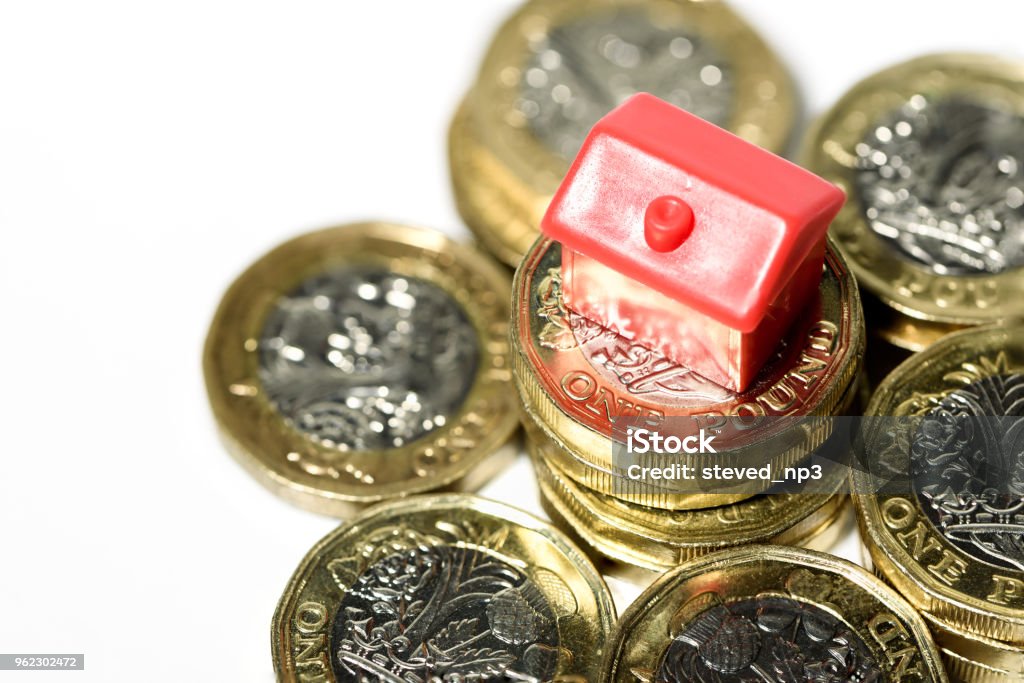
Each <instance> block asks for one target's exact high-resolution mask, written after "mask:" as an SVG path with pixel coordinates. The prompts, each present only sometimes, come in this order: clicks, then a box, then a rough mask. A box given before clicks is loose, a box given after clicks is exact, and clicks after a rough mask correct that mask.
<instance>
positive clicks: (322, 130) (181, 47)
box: [0, 0, 1024, 683]
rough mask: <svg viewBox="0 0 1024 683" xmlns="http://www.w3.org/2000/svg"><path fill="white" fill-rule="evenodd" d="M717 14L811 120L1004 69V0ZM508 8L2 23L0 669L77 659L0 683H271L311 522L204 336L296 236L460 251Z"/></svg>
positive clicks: (230, 10)
mask: <svg viewBox="0 0 1024 683" xmlns="http://www.w3.org/2000/svg"><path fill="white" fill-rule="evenodd" d="M735 5H736V6H738V7H739V8H740V9H741V10H742V11H743V13H744V14H745V15H746V16H747V17H748V18H749V19H750V20H751V21H752V22H754V23H755V24H756V25H757V26H758V27H759V28H760V30H761V31H762V33H763V34H764V35H765V36H766V37H767V38H768V39H769V41H770V42H771V43H772V44H773V45H774V47H775V48H776V49H777V50H778V51H779V53H780V54H781V55H782V57H783V59H784V60H785V62H786V63H787V64H788V65H789V66H790V68H791V69H792V72H793V74H794V75H795V78H796V81H797V82H798V84H799V85H800V87H801V89H802V91H803V93H804V97H805V101H806V104H807V110H808V111H810V112H812V113H817V112H820V111H821V110H822V109H823V108H824V107H826V106H827V105H828V104H829V103H830V102H831V101H833V100H834V99H835V98H836V97H837V96H838V95H839V94H840V93H841V92H842V91H843V90H844V89H845V88H846V87H847V86H849V85H850V84H851V83H852V82H853V81H854V80H856V79H858V78H860V77H862V76H864V75H867V74H868V73H869V72H871V71H873V70H875V69H876V68H878V67H880V66H883V65H886V64H888V63H891V62H894V61H898V60H901V59H903V58H906V57H909V56H912V55H915V54H918V53H922V52H928V51H938V50H948V49H961V50H962V49H974V50H990V51H995V52H1000V53H1003V54H1007V55H1011V56H1017V57H1020V56H1022V55H1021V48H1020V38H1019V35H1020V26H1021V25H1022V19H1024V5H1022V4H1021V3H1010V2H998V1H993V0H989V1H985V0H974V1H973V2H971V3H969V5H967V4H964V3H934V2H923V1H920V0H914V1H904V2H892V1H891V0H888V1H885V2H882V1H877V0H860V1H859V2H817V3H810V2H801V1H799V0H774V1H773V2H770V3H768V2H756V1H755V0H743V1H740V0H737V2H735ZM513 6H514V4H513V3H511V2H507V1H502V2H496V1H494V2H486V3H485V2H479V1H478V0H464V1H462V2H455V1H451V0H433V1H432V2H414V1H411V0H410V1H408V2H374V3H371V2H358V3H357V2H304V3H268V2H251V1H250V2H241V1H239V2H210V1H206V2H177V3H163V4H157V3H139V2H109V1H101V0H97V1H96V2H90V3H84V2H70V1H69V2H46V1H43V0H40V1H37V2H30V3H15V2H7V3H3V4H2V5H0V240H2V242H0V302H2V305H0V310H2V311H3V316H4V319H3V323H2V328H0V329H2V334H0V359H2V362H3V374H2V375H0V386H2V389H0V416H2V417H0V424H2V425H3V429H2V430H0V453H2V455H3V458H4V459H3V469H2V470H0V529H2V532H3V538H2V546H0V547H2V550H0V558H2V559H0V652H60V653H63V652H84V653H85V654H86V670H85V671H84V672H58V673H41V672H37V673H6V674H5V673H2V672H0V681H8V680H12V681H23V680H25V681H28V680H31V681H33V683H41V682H46V681H76V682H81V681H142V680H145V681H181V680H201V681H212V680H225V681H271V680H272V678H273V675H272V671H271V665H270V649H269V622H270V616H271V614H272V612H273V609H274V605H275V603H276V601H277V599H278V597H279V594H280V591H281V589H282V588H283V587H284V584H285V582H286V580H287V579H288V577H289V575H290V574H291V572H292V570H293V569H294V567H295V565H296V564H297V563H298V561H299V559H300V558H301V557H302V555H303V554H304V553H305V551H306V550H307V548H308V547H309V546H310V545H312V544H313V542H315V541H316V540H317V539H318V538H320V537H321V536H322V535H324V534H325V533H327V532H328V531H329V530H330V529H331V528H332V527H333V526H334V525H335V522H334V521H332V520H330V519H326V518H323V517H317V516H315V515H311V514H307V513H305V512H302V511H300V510H297V509H295V508H292V507H290V506H289V505H287V504H285V503H283V502H281V501H279V500H277V499H276V498H274V497H273V496H272V495H270V494H269V493H267V492H266V491H264V490H263V489H262V488H261V487H260V486H259V485H258V484H256V483H255V482H254V481H253V480H252V479H250V478H249V477H248V476H247V475H246V474H245V473H244V472H242V470H241V469H240V468H239V467H238V466H237V465H236V464H235V462H234V461H233V460H231V459H230V458H229V457H228V456H227V455H226V454H225V453H224V452H223V450H222V449H221V446H220V444H219V442H218V441H217V439H216V437H215V435H214V429H213V424H212V421H211V418H210V415H209V413H208V410H207V407H206V399H205V395H204V391H203V385H202V378H201V376H200V370H199V357H200V349H201V345H202V341H203V337H204V335H205V333H206V326H207V324H208V323H209V320H210V317H211V315H212V313H213V310H214V307H215V306H216V304H217V300H218V298H219V297H220V295H221V293H222V291H223V290H224V288H225V287H226V285H227V284H228V283H229V282H230V280H231V279H232V278H233V277H234V276H235V275H236V274H237V273H239V272H240V271H241V270H242V269H243V268H244V267H245V266H246V265H247V264H248V263H250V262H251V261H252V260H253V259H255V258H256V257H258V256H259V255H260V254H261V253H263V252H264V251H266V250H267V249H268V248H270V247H271V246H273V245H274V244H275V243H277V242H279V241H281V240H283V239H285V238H288V237H290V236H292V235H294V234H296V233H297V232H301V231H305V230H308V229H313V228H317V227H321V226H325V225H329V224H334V223H341V222H347V221H352V220H357V219H361V218H366V217H381V218H390V219H394V220H399V221H407V222H414V223H419V224H423V225H428V226H436V227H439V228H441V229H444V230H447V231H449V232H451V233H452V234H453V235H456V236H458V237H466V236H467V232H466V230H465V229H464V228H463V227H461V226H460V223H459V220H458V217H457V215H456V213H455V210H454V207H453V204H452V199H451V192H450V189H449V184H448V171H447V164H446V158H445V138H444V135H445V129H446V125H447V122H448V119H449V116H450V115H451V113H452V111H453V109H454V107H455V105H456V102H457V101H458V99H459V96H460V95H461V94H462V92H463V91H464V89H465V88H466V87H468V85H469V83H470V79H471V78H472V76H473V74H474V71H475V69H476V65H477V62H478V59H479V57H480V56H481V54H482V52H483V49H484V47H485V45H486V42H487V41H488V39H489V37H490V36H491V34H492V32H493V31H494V29H495V27H496V26H497V24H498V22H499V20H500V19H501V18H502V17H503V16H504V15H506V14H507V13H508V12H509V10H511V9H512V7H513ZM533 486H534V485H533V484H532V477H531V475H530V472H529V468H528V466H527V464H526V463H525V462H524V461H520V462H519V463H518V464H517V465H516V466H515V467H514V468H512V469H511V470H509V471H508V472H507V473H505V474H504V475H503V476H502V477H501V478H500V479H499V480H497V481H496V482H494V483H493V484H491V485H490V486H489V487H488V488H487V493H489V494H491V495H492V496H494V497H496V498H501V499H505V500H509V501H512V502H514V503H516V504H518V505H521V506H522V507H525V508H527V509H530V510H534V511H536V510H537V504H536V501H535V496H534V493H533ZM842 554H843V555H845V556H847V557H850V558H853V559H856V556H857V552H856V549H855V546H854V543H853V542H852V541H850V542H848V543H847V544H846V545H845V546H844V547H843V548H842ZM620 588H621V587H620ZM627 588H628V587H627Z"/></svg>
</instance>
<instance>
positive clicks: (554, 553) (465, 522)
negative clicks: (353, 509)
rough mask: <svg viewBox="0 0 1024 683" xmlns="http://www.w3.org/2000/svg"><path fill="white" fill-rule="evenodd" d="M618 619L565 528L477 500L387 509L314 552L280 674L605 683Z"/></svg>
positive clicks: (282, 642) (284, 641)
mask: <svg viewBox="0 0 1024 683" xmlns="http://www.w3.org/2000/svg"><path fill="white" fill-rule="evenodd" d="M614 622H615V610H614V607H613V605H612V602H611V596H610V594H609V592H608V589H607V587H606V586H605V584H604V581H603V580H602V579H601V577H600V575H599V574H598V573H597V570H596V569H595V568H594V566H593V565H592V564H591V563H590V561H589V560H588V559H587V558H586V557H585V556H583V554H582V553H581V552H580V551H579V550H578V549H577V548H576V547H575V546H574V545H572V543H570V542H569V541H568V539H566V538H565V537H564V536H563V535H562V534H561V533H560V532H558V531H556V530H555V529H554V528H552V527H551V526H549V525H548V524H546V523H544V522H542V521H540V520H539V519H536V518H535V517H532V516H530V515H527V514H526V513H524V512H521V511H519V510H516V509H515V508H512V507H509V506H506V505H503V504H500V503H495V502H492V501H488V500H484V499H482V498H477V497H474V496H469V495H451V494H449V495H440V496H437V495H435V496H418V497H412V498H408V499H405V500H402V501H395V502H390V503H384V504H381V505H379V506H377V507H374V508H372V509H370V510H368V511H366V512H364V513H363V514H362V515H360V516H359V517H358V518H356V519H354V520H353V521H352V522H351V523H349V524H345V525H343V526H341V527H340V528H338V529H337V530H335V531H333V532H332V533H330V534H329V535H328V536H327V537H326V538H324V539H323V540H322V541H320V542H319V543H318V544H317V545H316V546H314V547H313V549H312V550H311V551H310V552H309V554H308V555H306V557H305V559H304V560H303V561H302V564H300V565H299V568H298V569H297V570H296V572H295V574H294V576H292V579H291V581H290V582H289V584H288V587H287V589H286V590H285V593H284V596H283V597H282V598H281V602H280V603H279V604H278V607H277V612H276V613H275V614H274V622H273V633H272V643H273V650H274V668H275V670H276V671H277V675H278V680H280V681H284V682H289V683H291V682H295V683H297V682H299V681H328V682H331V681H337V682H338V683H342V682H346V683H347V682H349V681H395V682H396V683H398V682H399V681H401V682H402V683H404V682H405V681H409V682H410V683H411V682H413V681H422V682H424V683H427V682H433V681H449V682H451V683H455V682H456V681H465V682H469V681H495V682H497V681H509V682H511V681H536V682H538V683H540V682H549V681H563V682H565V683H576V682H578V683H584V682H587V681H596V680H597V677H598V671H599V666H600V662H601V656H602V654H603V652H604V648H605V642H606V640H607V638H608V634H609V633H610V631H611V629H612V626H613V625H614Z"/></svg>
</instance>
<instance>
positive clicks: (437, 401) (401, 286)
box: [203, 223, 517, 516]
mask: <svg viewBox="0 0 1024 683" xmlns="http://www.w3.org/2000/svg"><path fill="white" fill-rule="evenodd" d="M509 299H510V290H509V282H508V278H507V276H506V275H505V274H504V273H503V272H502V271H501V269H500V267H499V266H498V265H497V264H495V263H493V262H492V261H491V260H490V259H489V258H487V257H486V256H484V255H483V254H481V253H479V252H477V251H476V250H475V249H472V248H470V247H467V246H463V245H460V244H457V243H455V242H453V241H452V240H450V239H449V238H447V237H445V236H444V235H442V234H441V233H438V232H434V231H431V230H425V229H421V228H412V227H408V226H401V225H393V224H388V223H360V224H353V225H347V226H341V227H336V228H330V229H327V230H322V231H319V232H313V233H308V234H305V235H302V236H300V237H297V238H295V239H293V240H290V241H288V242H285V243H284V244H282V245H280V246H279V247H277V248H276V249H274V250H272V251H271V252H269V253H268V254H266V255H265V256H263V257H262V258H261V259H259V260H258V261H257V262H256V263H254V264H253V265H252V266H251V267H249V268H248V269H247V270H246V271H245V272H244V273H243V274H242V275H241V276H239V277H238V279H237V280H236V281H235V282H234V283H233V284H232V285H231V287H230V288H229V289H228V291H227V293H226V294H225V295H224V298H223V299H222V301H221V303H220V307H219V308H218V310H217V313H216V315H215V316H214V320H213V323H212V325H211V327H210V332H209V335H208V337H207V340H206V347H205V349H204V355H203V370H204V374H205V377H206V387H207V392H208V394H209V398H210V404H211V407H212V409H213V413H214V415H215V417H216V419H217V422H218V425H219V426H220V429H221V434H222V436H223V438H224V440H225V443H226V444H227V446H228V448H229V450H230V451H231V453H232V454H233V455H235V456H236V457H237V458H238V460H239V461H240V462H241V463H242V464H243V466H245V468H246V469H247V470H249V471H250V472H251V473H252V474H253V475H254V476H255V477H256V478H257V479H258V480H259V481H260V482H261V483H263V484H264V485H265V486H267V487H268V488H269V489H270V490H272V491H273V492H275V493H277V494H279V495H281V496H282V497H284V498H286V499H287V500H289V501H291V502H293V503H295V504H297V505H300V506H302V507H305V508H307V509H310V510H313V511H315V512H321V513H325V514H332V515H337V516H343V515H346V514H349V513H350V512H352V511H353V510H354V509H356V508H357V507H358V506H360V505H361V504H364V503H369V502H376V501H380V500H382V499H386V498H390V497H395V496H403V495H409V494H412V493H417V492H423V491H427V490H432V489H438V488H440V487H445V486H449V485H452V484H455V483H457V482H460V483H462V484H464V485H466V486H467V487H472V486H473V485H474V483H473V480H480V479H483V478H484V475H485V472H483V471H481V470H480V468H478V467H477V466H478V465H480V464H481V463H482V461H484V460H485V458H487V457H488V456H489V455H491V454H493V453H495V452H496V451H498V450H499V449H501V447H502V446H504V445H505V444H506V443H507V442H508V440H509V438H510V437H511V435H512V434H513V432H514V431H515V429H516V426H517V417H516V405H515V396H514V394H513V393H512V392H510V391H509V386H508V385H509V382H510V380H511V373H510V371H509V368H508V350H509V348H508V320H509ZM490 462H497V461H496V460H495V459H494V458H491V460H490ZM474 468H476V469H474ZM483 469H485V470H486V466H485V467H484V468H483ZM471 471H473V474H472V475H471V476H467V475H469V474H470V472H471ZM476 483H477V484H479V483H481V482H480V481H476Z"/></svg>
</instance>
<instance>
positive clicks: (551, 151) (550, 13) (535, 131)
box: [449, 0, 795, 266]
mask: <svg viewBox="0 0 1024 683" xmlns="http://www.w3.org/2000/svg"><path fill="white" fill-rule="evenodd" d="M637 92H650V93H653V94H655V95H657V96H659V97H661V98H662V99H664V100H667V101H669V102H671V103H673V104H675V105H677V106H680V107H682V108H684V109H687V110H689V111H691V112H693V113H694V114H696V115H698V116H701V117H703V118H705V119H707V120H709V121H711V122H712V123H715V124H717V125H720V126H722V127H725V128H727V129H729V130H731V131H733V132H735V133H736V134H738V135H740V136H741V137H743V138H745V139H747V140H750V141H751V142H754V143H755V144H758V145H761V146H763V147H767V148H769V149H772V150H778V149H780V148H781V147H782V146H783V145H784V144H785V142H786V140H787V138H788V137H789V132H790V128H791V126H792V120H793V113H794V108H795V106H794V101H793V95H792V87H791V84H790V81H789V77H788V75H787V74H786V72H785V70H784V69H783V67H782V66H781V64H780V63H779V62H778V60H777V59H776V58H775V57H774V55H773V54H772V53H771V51H770V50H769V48H768V47H767V46H766V45H765V43H764V42H763V41H762V40H761V38H760V37H759V36H757V34H756V33H754V31H753V30H752V29H751V28H750V27H749V26H747V25H746V23H745V22H743V20H742V19H740V18H739V17H738V16H737V15H736V14H734V13H733V12H732V11H731V10H730V9H729V8H728V7H727V6H726V5H725V4H723V3H721V2H691V1H690V0H628V1H626V2H622V1H621V0H619V1H615V2H612V1H609V0H601V1H599V2H592V1H589V0H588V1H584V0H534V1H532V2H528V3H527V4H525V5H524V6H523V7H522V8H521V9H520V10H519V11H518V12H517V13H516V14H515V15H513V16H512V17H511V18H510V19H509V20H508V21H507V22H506V23H505V24H504V25H503V26H502V28H501V29H500V30H499V32H498V34H497V36H495V38H494V40H493V42H492V43H491V46H490V48H489V50H488V52H487V55H486V57H485V59H484V63H483V65H482V67H481V69H480V74H479V76H478V78H477V81H476V82H475V83H474V85H473V87H472V88H471V90H470V92H469V94H468V95H467V96H466V99H465V101H464V102H463V104H462V105H461V107H460V109H459V112H458V113H457V114H456V116H455V119H454V121H453V123H452V129H451V134H450V138H449V151H450V158H451V166H452V178H453V183H454V187H455V194H456V200H457V204H458V207H459V211H460V212H461V213H462V215H463V217H464V218H465V220H466V222H467V223H468V224H469V226H470V227H471V228H472V229H473V230H474V232H475V233H476V235H477V237H478V238H479V239H480V241H481V242H482V243H483V244H484V245H485V246H486V247H487V248H488V249H489V250H491V251H492V252H493V253H494V254H495V255H496V256H498V257H499V258H500V259H501V260H503V261H505V262H506V263H508V264H509V265H513V266H514V265H515V264H516V263H518V261H519V259H520V258H521V257H522V255H523V254H524V253H525V252H526V249H527V248H528V247H529V246H530V244H532V243H533V241H534V239H536V237H537V226H538V225H539V224H540V216H541V214H542V213H543V211H544V208H545V207H546V205H547V203H548V200H549V199H550V196H551V194H552V193H553V192H554V190H555V188H556V186H557V185H558V182H559V180H560V179H561V178H562V176H563V175H564V174H565V171H566V169H567V168H568V164H569V162H570V161H571V160H572V159H573V157H574V156H575V155H576V152H577V151H578V150H579V147H580V145H581V144H582V143H583V140H584V138H585V137H586V134H587V132H588V131H589V130H590V128H591V126H593V125H594V123H596V122H597V120H598V119H599V118H600V117H601V116H603V115H604V114H606V113H608V112H609V111H610V110H611V109H613V108H614V107H615V106H616V105H618V104H620V103H621V102H623V101H624V100H625V99H626V98H628V97H629V96H630V95H633V94H635V93H637Z"/></svg>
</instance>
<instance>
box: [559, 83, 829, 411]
mask: <svg viewBox="0 0 1024 683" xmlns="http://www.w3.org/2000/svg"><path fill="white" fill-rule="evenodd" d="M844 199H845V198H844V195H843V193H842V191H841V190H839V189H838V188H837V187H835V186H834V185H832V184H830V183H828V182H826V181H825V180H822V179H821V178H819V177H817V176H815V175H813V174H812V173H810V172H808V171H806V170H804V169H802V168H800V167H799V166H796V165H795V164H792V163H790V162H788V161H786V160H784V159H782V158H780V157H777V156H775V155H774V154H771V153H770V152H767V151H765V150H763V149H761V148H759V147H757V146H755V145H752V144H750V143H748V142H745V141H744V140H741V139H740V138H738V137H736V136H734V135H732V134H731V133H728V132H726V131H724V130H722V129H720V128H718V127H716V126H714V125H713V124H710V123H707V122H706V121H703V120H702V119H699V118H697V117H696V116H693V115H692V114H688V113H686V112H685V111H683V110H681V109H678V108H676V107H674V106H672V105H670V104H668V103H666V102H663V101H661V100H659V99H657V98H656V97H653V96H652V95H646V94H640V95H635V96H634V97H632V98H631V99H629V100H628V101H626V102H625V103H624V104H622V105H621V106H619V107H618V108H617V109H615V110H614V111H612V112H611V113H610V114H608V115H607V116H605V117H604V118H603V119H601V120H600V121H599V122H598V123H597V125H595V126H594V128H593V129H592V130H591V132H590V135H589V136H588V137H587V140H586V142H585V143H584V145H583V147H582V149H581V150H580V153H579V155H578V156H577V157H576V160H575V161H574V162H573V165H572V167H571V168H570V170H569V173H568V174H567V175H566V177H565V180H563V181H562V185H561V187H559V189H558V191H557V192H556V193H555V196H554V199H553V200H552V202H551V205H550V206H549V207H548V210H547V214H546V215H545V216H544V220H543V222H542V226H541V227H542V229H543V231H544V233H545V234H546V235H548V236H549V237H551V238H552V239H555V240H557V241H559V242H561V243H562V247H563V248H562V280H563V282H562V292H563V296H564V300H565V304H566V306H568V307H569V308H570V309H572V310H574V311H576V312H577V313H579V314H581V315H583V316H586V317H587V318H589V319H591V320H594V321H595V322H598V323H600V324H602V325H604V326H605V327H608V328H611V329H614V330H616V331H617V332H618V333H619V334H622V335H623V336H626V337H628V338H630V339H635V340H636V341H638V342H639V343H641V344H643V345H645V346H647V347H649V348H652V349H656V350H658V351H661V352H662V353H664V354H665V355H667V356H668V357H669V358H672V359H673V360H675V361H676V362H678V363H680V364H681V365H684V366H686V367H688V368H690V369H692V370H694V371H695V372H698V373H700V374H701V375H703V376H705V377H707V378H708V379H710V380H712V381H714V382H716V383H718V384H721V385H723V386H726V387H729V388H731V389H733V390H735V391H743V390H744V389H746V388H747V387H748V386H749V384H750V383H751V382H752V381H753V379H754V377H755V376H756V375H757V373H758V371H759V370H760V368H761V366H762V365H764V363H765V361H766V360H767V359H768V358H769V357H770V356H771V354H772V353H773V352H774V351H775V349H776V348H777V346H778V343H779V340H780V339H781V338H782V337H783V336H784V335H785V333H786V332H787V330H788V329H789V327H790V326H791V325H792V323H793V320H794V318H795V317H796V315H797V314H798V313H799V312H800V311H801V309H802V308H803V307H804V305H805V304H807V303H808V301H809V300H810V299H811V298H812V297H814V296H816V295H817V291H818V282H819V281H820V279H821V272H822V270H821V269H822V262H823V259H824V253H825V232H826V230H827V229H828V225H829V223H830V222H831V221H832V219H833V218H834V217H835V215H836V213H837V212H838V211H839V209H840V207H841V206H842V204H843V201H844Z"/></svg>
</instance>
